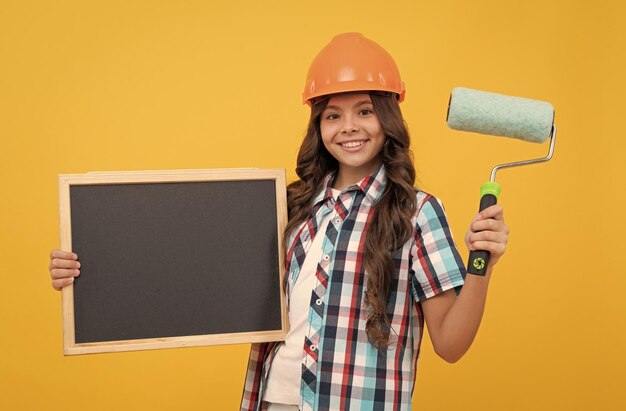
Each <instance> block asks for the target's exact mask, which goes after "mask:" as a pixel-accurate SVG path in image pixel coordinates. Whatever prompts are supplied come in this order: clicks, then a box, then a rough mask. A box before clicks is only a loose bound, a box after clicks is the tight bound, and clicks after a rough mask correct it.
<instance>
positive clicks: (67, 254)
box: [50, 249, 78, 260]
mask: <svg viewBox="0 0 626 411" xmlns="http://www.w3.org/2000/svg"><path fill="white" fill-rule="evenodd" d="M53 258H61V259H64V260H78V255H76V253H73V252H71V251H63V250H59V249H54V250H52V251H51V252H50V259H51V260H52V259H53Z"/></svg>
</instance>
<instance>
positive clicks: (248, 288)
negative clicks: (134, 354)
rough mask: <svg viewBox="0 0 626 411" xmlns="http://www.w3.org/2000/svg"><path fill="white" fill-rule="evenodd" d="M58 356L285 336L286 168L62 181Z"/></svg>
mask: <svg viewBox="0 0 626 411" xmlns="http://www.w3.org/2000/svg"><path fill="white" fill-rule="evenodd" d="M59 190H60V191H59V193H60V196H59V199H60V213H61V246H62V248H63V249H67V250H72V251H74V252H75V253H76V254H78V257H79V261H80V262H81V275H80V276H79V277H77V278H76V281H75V282H74V284H73V285H71V286H68V287H65V288H64V289H63V308H64V310H63V311H64V314H63V315H64V348H65V354H67V355H72V354H86V353H95V352H111V351H128V350H141V349H155V348H171V347H184V346H198V345H212V344H230V343H244V342H261V341H272V340H281V339H284V337H285V335H286V332H287V317H286V308H285V301H284V296H283V293H282V292H281V284H282V279H283V278H284V277H283V276H284V270H283V262H282V256H281V254H280V252H279V250H280V244H281V242H282V232H283V229H284V226H285V223H286V197H285V177H284V170H257V169H212V170H211V169H209V170H178V171H176V170H174V171H149V172H141V171H139V172H119V173H102V172H100V173H87V174H66V175H60V176H59Z"/></svg>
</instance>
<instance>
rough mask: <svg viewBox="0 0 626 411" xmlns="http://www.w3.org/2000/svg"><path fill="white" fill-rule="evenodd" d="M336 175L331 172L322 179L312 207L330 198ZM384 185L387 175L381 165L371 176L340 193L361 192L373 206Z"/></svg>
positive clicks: (334, 172)
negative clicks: (320, 187) (322, 181)
mask: <svg viewBox="0 0 626 411" xmlns="http://www.w3.org/2000/svg"><path fill="white" fill-rule="evenodd" d="M336 175H337V172H336V171H333V172H332V173H330V174H328V175H327V176H326V177H325V178H324V184H323V185H322V187H323V188H322V189H321V190H320V192H319V193H318V194H317V195H316V196H315V198H314V199H313V205H316V204H317V203H319V202H320V201H326V200H327V199H328V198H330V197H332V195H333V191H332V187H333V183H334V182H335V177H336ZM386 184H387V173H386V171H385V165H384V164H381V165H380V167H379V168H377V169H376V170H375V171H374V172H373V173H372V174H370V175H368V176H367V177H365V178H363V179H361V180H360V181H359V182H357V183H355V184H353V185H351V186H350V187H348V188H346V189H344V190H343V191H342V192H348V191H355V190H361V191H362V192H363V194H365V197H366V198H367V199H369V200H370V201H371V203H372V204H374V203H375V202H376V201H378V199H379V198H380V196H381V195H382V194H383V190H384V189H385V185H386Z"/></svg>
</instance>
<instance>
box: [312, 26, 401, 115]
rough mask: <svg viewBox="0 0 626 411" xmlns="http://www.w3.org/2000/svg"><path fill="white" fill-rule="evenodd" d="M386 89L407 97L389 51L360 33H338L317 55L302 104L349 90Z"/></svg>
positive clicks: (399, 99)
mask: <svg viewBox="0 0 626 411" xmlns="http://www.w3.org/2000/svg"><path fill="white" fill-rule="evenodd" d="M374 90H375V91H387V92H392V93H396V95H397V97H398V101H399V102H402V101H403V100H404V82H402V80H400V71H399V70H398V66H396V63H395V61H393V58H392V57H391V55H390V54H389V53H387V51H386V50H385V49H384V48H382V47H381V46H379V45H378V44H377V43H375V42H373V41H372V40H370V39H368V38H365V36H363V35H362V34H361V33H343V34H339V35H337V36H335V37H334V38H333V39H332V40H331V42H330V43H328V44H327V45H326V47H324V48H323V49H322V50H321V51H320V52H319V53H318V55H317V56H316V57H315V59H314V60H313V62H312V63H311V66H310V67H309V72H308V73H307V76H306V84H305V86H304V93H302V100H303V103H307V104H308V105H309V106H310V105H311V102H312V100H314V99H315V98H316V97H320V96H326V95H329V94H334V93H342V92H347V91H374Z"/></svg>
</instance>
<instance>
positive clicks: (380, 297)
mask: <svg viewBox="0 0 626 411" xmlns="http://www.w3.org/2000/svg"><path fill="white" fill-rule="evenodd" d="M370 97H371V99H372V105H373V107H374V112H375V113H376V115H377V116H378V119H379V121H380V125H381V128H382V130H383V133H384V134H385V140H386V141H385V144H384V145H383V148H382V161H383V164H384V165H385V171H386V175H387V185H386V186H385V189H384V191H383V193H382V196H381V197H380V198H379V200H378V201H377V202H376V204H375V206H374V214H373V218H372V221H371V223H370V224H369V227H368V229H367V233H366V238H365V250H364V253H363V258H364V266H365V270H366V271H367V273H368V279H367V290H366V291H365V303H366V304H367V305H368V306H369V307H370V310H371V312H370V315H369V317H368V320H367V323H366V326H365V330H366V332H367V335H368V338H369V341H370V343H371V344H372V345H373V346H374V347H376V348H377V349H379V350H380V349H385V348H386V347H387V346H388V345H389V333H390V328H391V327H390V321H389V317H388V316H387V313H386V307H387V300H388V298H389V291H390V287H391V279H392V274H393V272H394V269H395V267H394V262H393V259H392V257H391V254H392V252H393V251H395V250H397V249H399V248H400V247H402V245H403V244H404V243H406V242H407V241H408V240H409V238H410V237H411V234H412V232H413V227H412V224H411V218H412V217H413V215H414V214H415V210H416V207H417V205H416V199H415V191H414V189H413V184H414V182H415V168H414V167H413V158H412V153H411V151H410V149H409V144H410V138H409V133H408V130H407V127H406V123H405V122H404V120H403V118H402V113H401V111H400V106H399V105H398V101H397V99H396V97H395V95H393V94H380V93H370ZM327 103H328V99H324V100H322V101H319V102H317V103H316V104H314V105H313V106H312V107H311V116H310V119H309V125H308V128H307V132H306V135H305V137H304V141H303V142H302V145H301V146H300V151H299V153H298V160H297V166H296V173H297V174H298V177H300V180H297V181H294V182H293V183H291V184H289V186H288V187H287V203H288V213H289V222H288V223H287V227H286V228H285V233H284V237H283V238H284V244H283V249H284V250H286V249H287V248H286V247H288V244H287V242H288V236H289V233H291V232H292V230H293V229H295V228H296V227H298V226H299V225H300V224H302V223H303V222H304V221H306V220H307V219H308V218H309V217H310V214H311V211H312V208H313V204H312V199H313V196H315V195H316V194H317V193H318V192H319V191H320V190H321V189H322V184H323V183H324V178H325V177H326V175H328V174H329V173H331V172H334V171H337V169H338V162H337V160H336V159H335V158H334V157H332V156H331V155H330V153H329V152H328V151H327V150H326V147H324V144H323V142H322V135H321V132H320V117H321V115H322V112H323V111H324V109H325V108H326V105H327Z"/></svg>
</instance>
